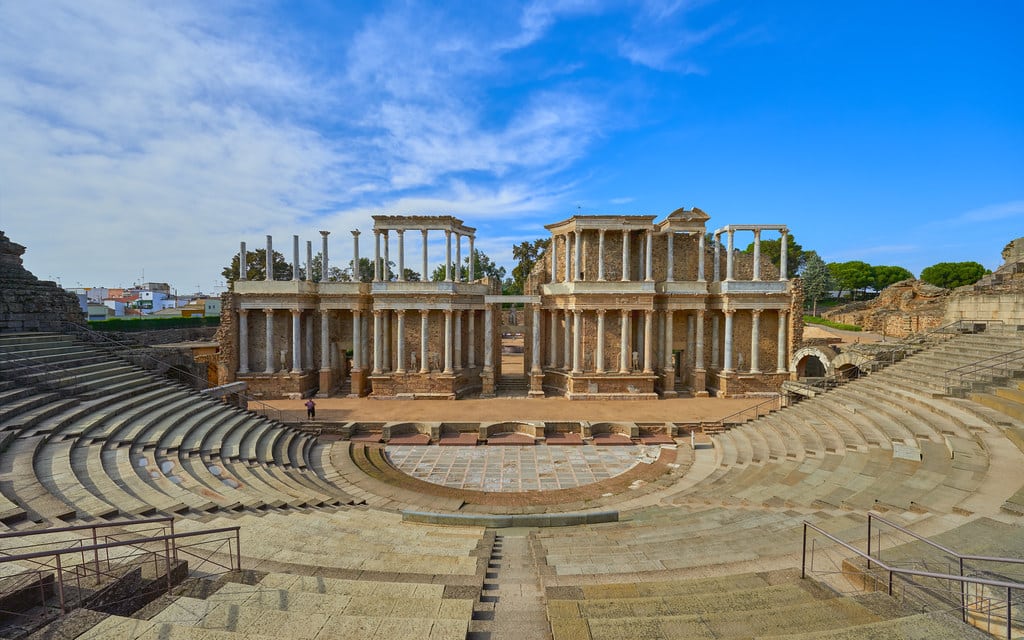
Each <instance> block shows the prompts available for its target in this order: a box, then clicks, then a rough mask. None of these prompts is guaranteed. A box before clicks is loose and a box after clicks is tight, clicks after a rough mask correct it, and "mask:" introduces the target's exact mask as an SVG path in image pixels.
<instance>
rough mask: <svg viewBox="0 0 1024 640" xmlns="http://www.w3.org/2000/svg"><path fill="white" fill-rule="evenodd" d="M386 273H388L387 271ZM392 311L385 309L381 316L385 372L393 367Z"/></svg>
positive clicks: (382, 366) (382, 361)
mask: <svg viewBox="0 0 1024 640" xmlns="http://www.w3.org/2000/svg"><path fill="white" fill-rule="evenodd" d="M385 274H387V272H386V271H385ZM391 313H392V311H391V309H385V310H384V314H383V315H382V316H381V318H380V322H381V333H382V334H383V336H382V337H381V339H382V341H383V344H381V345H380V348H381V350H382V352H383V354H382V356H381V369H383V370H384V372H388V371H391V370H392V368H393V367H392V366H391Z"/></svg>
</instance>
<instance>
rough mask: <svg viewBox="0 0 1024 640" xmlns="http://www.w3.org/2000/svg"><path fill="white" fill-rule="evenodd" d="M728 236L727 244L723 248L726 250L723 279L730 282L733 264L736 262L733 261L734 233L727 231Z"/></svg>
mask: <svg viewBox="0 0 1024 640" xmlns="http://www.w3.org/2000/svg"><path fill="white" fill-rule="evenodd" d="M728 234H729V244H728V245H727V246H726V248H725V250H726V254H725V279H726V280H732V279H733V273H734V272H733V267H734V266H735V263H736V261H735V260H734V259H733V235H734V233H733V231H732V230H729V232H728Z"/></svg>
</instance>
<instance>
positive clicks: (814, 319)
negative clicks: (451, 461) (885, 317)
mask: <svg viewBox="0 0 1024 640" xmlns="http://www.w3.org/2000/svg"><path fill="white" fill-rule="evenodd" d="M804 324H820V325H822V326H825V327H831V328H832V329H841V330H843V331H860V327H858V326H857V325H855V324H843V323H842V322H832V321H831V320H826V319H825V318H819V317H818V316H808V315H805V316H804Z"/></svg>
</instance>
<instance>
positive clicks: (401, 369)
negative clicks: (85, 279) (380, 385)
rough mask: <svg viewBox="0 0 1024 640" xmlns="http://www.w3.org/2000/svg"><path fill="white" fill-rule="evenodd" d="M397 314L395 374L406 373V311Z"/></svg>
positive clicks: (401, 310)
mask: <svg viewBox="0 0 1024 640" xmlns="http://www.w3.org/2000/svg"><path fill="white" fill-rule="evenodd" d="M398 237H399V238H401V237H402V235H401V232H399V235H398ZM399 246H401V245H399ZM399 251H401V249H399ZM399 255H401V253H399ZM395 313H396V314H397V315H398V342H397V348H396V351H397V356H398V362H397V363H396V364H397V366H396V367H395V373H405V309H398V310H396V311H395Z"/></svg>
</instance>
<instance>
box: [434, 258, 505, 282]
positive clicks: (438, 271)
mask: <svg viewBox="0 0 1024 640" xmlns="http://www.w3.org/2000/svg"><path fill="white" fill-rule="evenodd" d="M474 253H475V254H476V259H475V260H474V263H473V277H474V278H484V277H487V278H491V279H493V280H497V281H498V282H501V281H502V280H504V279H505V267H499V266H498V265H496V264H495V263H494V261H493V260H491V259H490V258H489V257H488V256H487V254H486V253H484V252H483V251H480V250H476V251H474ZM454 268H455V263H452V269H453V270H454ZM459 276H460V277H461V278H462V279H463V280H466V279H468V278H469V256H466V257H465V258H463V259H462V266H460V267H459ZM430 279H431V280H433V281H434V282H441V281H442V280H444V279H445V277H444V263H443V262H442V263H441V264H439V265H437V266H436V267H434V271H433V272H432V273H431V274H430Z"/></svg>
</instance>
